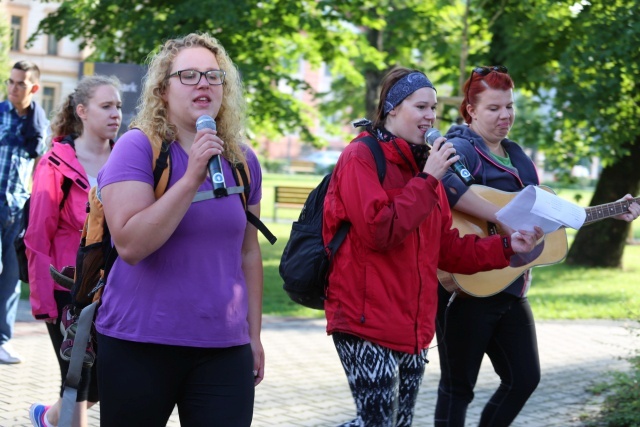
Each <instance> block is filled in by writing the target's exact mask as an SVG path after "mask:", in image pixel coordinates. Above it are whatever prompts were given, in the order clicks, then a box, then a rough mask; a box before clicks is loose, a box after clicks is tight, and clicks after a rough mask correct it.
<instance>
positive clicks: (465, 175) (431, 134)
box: [424, 128, 475, 185]
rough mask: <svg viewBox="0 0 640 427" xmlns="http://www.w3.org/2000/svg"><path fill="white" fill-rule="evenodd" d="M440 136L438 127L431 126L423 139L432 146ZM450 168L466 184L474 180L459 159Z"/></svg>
mask: <svg viewBox="0 0 640 427" xmlns="http://www.w3.org/2000/svg"><path fill="white" fill-rule="evenodd" d="M441 136H442V134H441V133H440V131H439V130H438V129H436V128H431V129H429V130H428V131H427V133H425V134H424V140H425V142H426V143H427V144H429V145H430V146H433V143H434V142H435V140H436V139H438V138H440V137H441ZM453 156H455V154H452V155H450V156H449V158H452V157H453ZM451 169H453V171H454V172H455V173H456V175H458V177H459V178H460V179H461V180H462V182H464V183H465V184H466V185H471V184H473V183H474V182H475V180H474V179H473V176H472V175H471V173H470V172H469V171H468V170H467V168H466V167H465V165H464V164H463V163H462V162H461V161H460V160H458V161H457V162H455V163H454V164H452V165H451Z"/></svg>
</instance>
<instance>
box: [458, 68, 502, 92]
mask: <svg viewBox="0 0 640 427" xmlns="http://www.w3.org/2000/svg"><path fill="white" fill-rule="evenodd" d="M493 71H495V72H496V73H502V74H507V73H508V72H509V70H508V69H507V67H505V66H504V65H494V66H493V67H475V68H474V69H473V70H472V71H471V76H470V77H469V84H468V85H467V93H466V94H465V95H466V98H467V100H468V99H469V88H470V87H471V81H472V80H473V73H476V74H477V75H479V76H480V77H484V76H486V75H488V74H489V73H491V72H493Z"/></svg>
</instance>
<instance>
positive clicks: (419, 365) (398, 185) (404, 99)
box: [323, 68, 542, 427]
mask: <svg viewBox="0 0 640 427" xmlns="http://www.w3.org/2000/svg"><path fill="white" fill-rule="evenodd" d="M436 102H437V98H436V91H435V89H434V87H433V85H432V84H431V82H430V81H429V79H428V78H427V77H426V76H425V75H424V74H423V73H421V72H419V71H416V70H409V69H406V68H398V69H394V70H392V71H391V72H390V73H389V74H388V75H387V76H386V77H385V78H384V80H383V82H382V90H381V95H380V100H379V104H378V109H377V114H376V118H375V120H374V122H373V123H370V124H369V125H368V126H367V128H366V131H365V132H363V133H362V134H361V135H359V136H358V137H363V136H366V135H367V134H368V135H371V136H373V137H375V138H376V139H377V140H378V142H379V143H380V146H381V147H382V150H383V152H384V154H385V159H386V164H387V168H386V175H385V179H384V181H383V183H382V184H380V182H379V180H378V175H377V169H376V164H375V161H374V158H373V155H372V153H371V151H370V150H369V148H368V147H367V146H366V145H365V144H364V143H362V142H356V143H353V144H350V145H349V146H347V148H346V149H345V151H344V152H343V153H342V155H341V156H340V159H339V160H338V163H337V165H336V168H335V170H334V172H333V176H332V180H331V183H330V185H329V189H328V192H327V196H326V198H325V204H324V224H323V237H324V241H325V243H328V242H329V241H330V240H331V237H332V236H333V235H334V234H335V233H336V230H337V229H338V227H339V226H340V223H342V222H343V221H348V222H350V223H351V224H352V226H351V229H350V231H349V233H348V234H347V237H346V239H345V241H344V242H343V244H342V246H341V247H340V249H339V251H338V252H337V253H336V254H335V256H334V258H333V262H332V265H331V271H330V275H329V288H328V293H327V300H326V301H325V311H326V317H327V332H328V333H329V334H331V335H332V336H333V340H334V343H335V346H336V349H337V352H338V355H339V357H340V360H341V362H342V365H343V367H344V369H345V372H346V374H347V380H348V382H349V386H350V387H351V391H352V394H353V397H354V399H355V403H356V409H357V418H356V419H355V420H353V421H351V422H348V423H346V424H343V425H344V426H362V425H364V426H379V427H383V426H409V425H411V422H412V418H413V412H414V406H415V401H416V397H417V395H418V390H419V386H420V383H421V381H422V376H423V373H424V365H425V362H426V352H427V347H428V345H429V343H430V342H431V339H432V338H433V335H434V322H435V315H436V309H437V299H438V294H437V288H438V280H437V275H436V270H437V269H438V268H440V269H442V270H445V271H448V272H456V273H463V274H472V273H476V272H478V271H483V270H490V269H494V268H502V267H505V266H507V265H508V264H509V259H510V257H511V256H512V255H513V254H514V253H516V252H518V253H519V252H528V251H530V250H531V249H532V248H533V247H534V244H535V241H536V240H537V239H539V238H541V237H542V231H541V230H539V229H538V230H537V231H536V233H527V232H525V231H521V232H515V233H514V234H512V235H511V236H508V237H500V236H492V237H487V238H485V239H478V238H477V237H476V236H472V235H468V236H465V237H462V238H461V237H459V235H458V231H457V230H455V229H451V223H452V220H451V213H450V210H449V204H448V202H447V197H446V194H445V192H444V189H443V187H442V185H441V184H440V180H441V179H442V177H443V176H444V174H445V172H446V171H447V170H448V169H449V167H450V166H451V165H452V164H453V163H454V162H455V161H457V160H458V156H457V155H455V150H454V149H453V147H452V145H451V143H448V142H445V143H443V141H444V139H443V138H438V139H437V140H436V141H435V142H434V145H433V148H432V149H431V150H430V149H429V147H428V146H427V145H426V144H425V138H424V136H425V133H426V132H427V130H428V129H429V128H431V127H432V126H433V124H434V122H435V119H436V116H435V108H436ZM452 155H453V156H452ZM450 156H452V157H451V158H449V157H450Z"/></svg>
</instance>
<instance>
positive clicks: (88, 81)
mask: <svg viewBox="0 0 640 427" xmlns="http://www.w3.org/2000/svg"><path fill="white" fill-rule="evenodd" d="M100 86H113V87H114V88H115V89H116V90H118V92H120V80H118V78H117V77H115V76H101V75H95V76H84V77H83V78H82V80H80V83H78V86H77V87H76V89H75V90H74V91H73V92H71V93H70V94H69V96H68V97H67V99H65V100H64V102H63V103H62V104H61V105H59V106H58V107H57V108H56V110H55V112H54V116H53V119H51V134H52V136H54V137H56V136H66V135H81V134H82V131H83V125H82V120H81V119H80V117H78V115H77V113H76V107H77V106H78V105H85V106H86V105H88V104H89V101H90V100H91V98H93V95H94V94H95V92H96V89H97V88H99V87H100ZM121 95H122V94H121Z"/></svg>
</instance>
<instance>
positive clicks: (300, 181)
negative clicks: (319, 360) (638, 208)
mask: <svg viewBox="0 0 640 427" xmlns="http://www.w3.org/2000/svg"><path fill="white" fill-rule="evenodd" d="M321 179H322V177H321V176H318V175H284V174H265V175H264V178H263V199H262V203H261V206H262V217H263V220H265V222H266V224H267V226H268V227H269V228H270V229H271V231H272V232H273V233H274V234H275V235H276V236H277V237H278V241H277V242H276V244H275V245H274V246H271V245H270V244H269V243H268V242H267V241H266V239H264V238H263V237H262V235H261V234H259V236H260V243H261V247H262V255H263V260H264V288H265V290H264V313H265V314H270V315H280V316H302V317H322V316H323V312H321V311H317V310H312V309H307V308H304V307H301V306H299V305H297V304H295V303H293V302H292V301H290V300H289V298H288V296H287V295H286V294H285V292H284V291H283V290H282V280H281V279H280V275H279V273H278V266H279V263H280V256H281V255H282V251H283V249H284V246H285V244H286V241H287V239H288V237H289V232H290V230H291V223H290V221H292V220H294V219H296V218H297V217H298V214H299V213H300V212H299V210H296V209H281V210H278V218H279V222H278V223H273V222H271V221H269V219H271V218H273V193H274V191H273V187H274V186H276V185H299V186H303V187H306V186H308V187H314V186H315V185H317V184H318V183H319V182H320V180H321ZM556 193H557V194H558V195H559V196H561V197H563V198H566V199H567V200H570V201H572V202H576V199H575V195H576V194H580V195H581V196H582V197H581V198H580V201H579V204H580V205H583V206H586V204H588V202H589V200H590V199H591V191H590V190H574V189H571V190H564V189H556ZM634 232H635V237H636V239H640V225H636V226H635V228H634ZM574 233H575V232H574V231H573V230H568V235H569V236H570V238H571V237H572V236H573V234H574ZM639 273H640V245H636V246H631V245H629V246H627V248H626V249H625V253H624V268H623V269H621V270H617V269H600V268H588V269H587V268H576V267H570V266H568V265H566V264H564V263H560V264H556V265H552V266H548V267H537V268H535V269H534V279H533V285H532V288H531V291H530V293H529V299H530V300H531V305H532V307H533V310H534V312H535V315H536V318H538V319H628V318H634V319H638V318H640V290H639V289H638V284H640V280H639V279H638V275H639ZM28 292H29V290H28V286H26V285H24V286H23V292H22V296H23V298H27V297H28Z"/></svg>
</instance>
